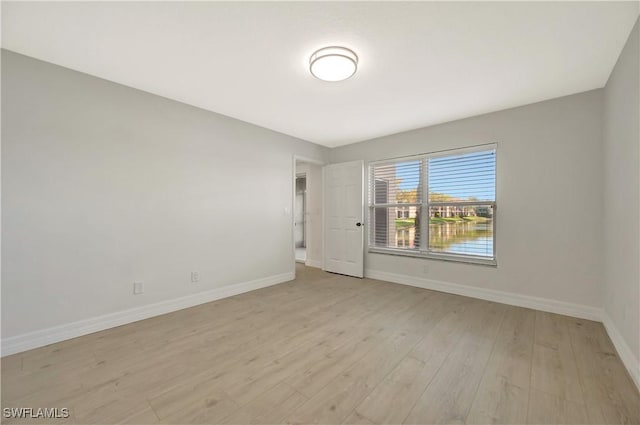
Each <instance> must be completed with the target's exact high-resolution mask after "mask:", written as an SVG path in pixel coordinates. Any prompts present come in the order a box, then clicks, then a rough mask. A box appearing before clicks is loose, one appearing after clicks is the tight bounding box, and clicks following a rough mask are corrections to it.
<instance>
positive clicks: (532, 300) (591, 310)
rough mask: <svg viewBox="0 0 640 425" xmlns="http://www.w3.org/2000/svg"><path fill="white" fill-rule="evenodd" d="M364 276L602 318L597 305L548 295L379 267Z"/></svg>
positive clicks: (573, 314) (570, 314) (574, 315)
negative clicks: (434, 277)
mask: <svg viewBox="0 0 640 425" xmlns="http://www.w3.org/2000/svg"><path fill="white" fill-rule="evenodd" d="M364 275H365V277H368V278H371V279H379V280H386V281H388V282H394V283H400V284H402V285H409V286H416V287H418V288H425V289H432V290H435V291H440V292H447V293H450V294H456V295H463V296H465V297H471V298H479V299H481V300H487V301H493V302H498V303H502V304H509V305H515V306H518V307H526V308H531V309H534V310H541V311H547V312H549V313H557V314H563V315H566V316H572V317H578V318H581V319H588V320H596V321H598V322H600V321H602V309H600V308H597V307H591V306H586V305H580V304H572V303H567V302H564V301H557V300H551V299H548V298H539V297H533V296H529V295H521V294H515V293H512V292H504V291H496V290H494V289H486V288H479V287H475V286H467V285H460V284H458V283H450V282H442V281H438V280H433V279H424V278H420V277H415V276H408V275H403V274H396V273H388V272H382V271H378V270H365V271H364Z"/></svg>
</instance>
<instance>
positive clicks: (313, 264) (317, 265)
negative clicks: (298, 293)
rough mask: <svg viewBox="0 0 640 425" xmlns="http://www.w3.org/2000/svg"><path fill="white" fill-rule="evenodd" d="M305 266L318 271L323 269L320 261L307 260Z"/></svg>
mask: <svg viewBox="0 0 640 425" xmlns="http://www.w3.org/2000/svg"><path fill="white" fill-rule="evenodd" d="M304 265H305V266H308V267H315V268H317V269H321V268H322V261H318V260H307V261H306V262H305V263H304Z"/></svg>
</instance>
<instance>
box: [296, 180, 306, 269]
mask: <svg viewBox="0 0 640 425" xmlns="http://www.w3.org/2000/svg"><path fill="white" fill-rule="evenodd" d="M294 211H295V215H294V222H293V226H294V227H293V233H294V244H295V250H296V253H295V258H296V262H299V263H304V262H306V261H307V229H306V221H307V220H306V217H307V174H306V173H296V201H295V206H294Z"/></svg>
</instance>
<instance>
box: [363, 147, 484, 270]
mask: <svg viewBox="0 0 640 425" xmlns="http://www.w3.org/2000/svg"><path fill="white" fill-rule="evenodd" d="M369 173H370V180H369V223H370V226H369V250H370V251H372V252H381V253H392V254H401V255H403V254H404V255H412V256H422V257H428V258H440V259H447V260H458V261H467V262H475V263H484V264H495V263H496V262H495V238H494V231H495V217H494V212H495V209H496V147H495V145H484V146H479V147H474V148H467V149H459V150H453V151H446V152H437V153H432V154H426V155H420V156H413V157H407V158H400V159H394V160H389V161H378V162H374V163H371V164H370V167H369ZM423 235H424V237H422V236H423Z"/></svg>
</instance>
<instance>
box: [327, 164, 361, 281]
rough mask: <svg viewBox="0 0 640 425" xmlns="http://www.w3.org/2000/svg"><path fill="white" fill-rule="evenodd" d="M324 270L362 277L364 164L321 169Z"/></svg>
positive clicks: (340, 165) (332, 166)
mask: <svg viewBox="0 0 640 425" xmlns="http://www.w3.org/2000/svg"><path fill="white" fill-rule="evenodd" d="M324 194H325V195H324V270H326V271H328V272H334V273H340V274H346V275H349V276H356V277H363V275H364V228H365V226H364V221H363V214H364V162H363V161H352V162H344V163H341V164H331V165H326V166H325V167H324Z"/></svg>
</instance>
